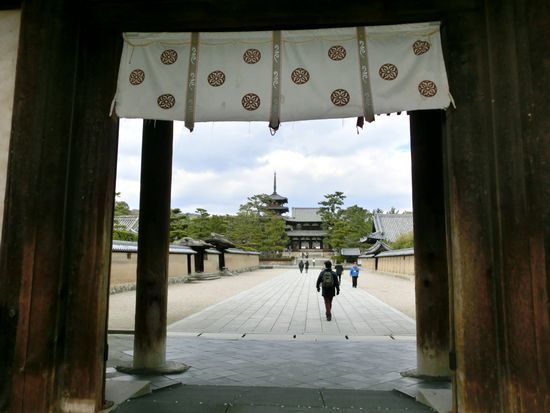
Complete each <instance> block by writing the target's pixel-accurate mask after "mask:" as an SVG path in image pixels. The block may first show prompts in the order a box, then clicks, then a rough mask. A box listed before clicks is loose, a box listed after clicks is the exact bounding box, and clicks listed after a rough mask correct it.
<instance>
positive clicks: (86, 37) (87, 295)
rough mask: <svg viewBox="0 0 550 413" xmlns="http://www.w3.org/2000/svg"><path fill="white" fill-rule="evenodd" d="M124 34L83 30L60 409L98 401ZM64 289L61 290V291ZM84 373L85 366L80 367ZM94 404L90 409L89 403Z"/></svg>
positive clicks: (70, 195) (70, 181) (72, 159)
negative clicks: (114, 113) (114, 103)
mask: <svg viewBox="0 0 550 413" xmlns="http://www.w3.org/2000/svg"><path fill="white" fill-rule="evenodd" d="M121 47H122V39H121V36H120V34H119V33H110V32H106V31H102V32H101V33H97V32H96V31H94V30H92V29H89V30H83V31H82V35H81V36H80V58H79V74H78V94H77V97H76V100H75V103H76V114H75V124H74V127H73V132H74V139H73V142H72V144H71V157H70V169H69V179H68V184H69V190H68V195H67V213H68V217H67V220H66V226H67V231H66V241H65V242H66V244H67V245H66V253H65V261H66V272H67V278H66V281H65V285H64V286H63V289H62V290H61V291H62V295H63V294H66V295H67V298H66V301H67V311H65V312H64V314H62V317H61V320H60V333H62V334H63V341H64V355H63V362H64V363H63V376H62V383H61V387H60V394H61V395H62V406H63V409H66V410H70V409H71V408H74V406H78V405H83V404H86V403H89V404H90V406H88V408H90V409H92V406H91V404H92V403H95V406H93V407H94V408H95V410H96V411H97V410H99V409H101V408H102V407H103V387H104V384H105V357H104V354H105V352H106V348H105V343H106V334H107V311H108V302H109V300H108V299H109V274H110V264H111V260H110V258H111V245H112V242H111V234H112V225H113V205H114V193H115V180H116V161H117V147H118V119H117V118H116V117H109V108H110V105H111V100H112V91H113V90H114V88H116V79H117V72H118V64H119V60H120V51H121ZM63 291H66V293H63ZM83 372H85V373H83ZM90 411H92V410H90Z"/></svg>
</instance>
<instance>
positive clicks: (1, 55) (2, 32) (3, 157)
mask: <svg viewBox="0 0 550 413" xmlns="http://www.w3.org/2000/svg"><path fill="white" fill-rule="evenodd" d="M20 16H21V12H20V11H19V10H7V11H0V233H1V230H2V220H3V217H4V196H5V193H6V175H7V170H8V152H9V145H10V131H11V115H12V108H13V89H14V85H15V63H16V61H17V46H18V44H19V21H20Z"/></svg>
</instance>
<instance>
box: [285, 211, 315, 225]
mask: <svg viewBox="0 0 550 413" xmlns="http://www.w3.org/2000/svg"><path fill="white" fill-rule="evenodd" d="M287 219H288V220H292V221H297V222H321V217H320V215H319V208H292V217H290V218H287Z"/></svg>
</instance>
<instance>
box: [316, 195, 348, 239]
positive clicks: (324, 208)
mask: <svg viewBox="0 0 550 413" xmlns="http://www.w3.org/2000/svg"><path fill="white" fill-rule="evenodd" d="M344 199H346V196H345V195H344V193H343V192H340V191H336V192H334V193H333V194H327V195H325V200H324V201H321V202H319V205H321V206H320V208H319V215H320V216H321V221H322V225H323V228H324V229H325V231H328V232H329V233H330V232H331V231H332V229H333V227H334V224H335V223H336V221H338V220H339V219H340V218H341V215H342V206H343V205H344Z"/></svg>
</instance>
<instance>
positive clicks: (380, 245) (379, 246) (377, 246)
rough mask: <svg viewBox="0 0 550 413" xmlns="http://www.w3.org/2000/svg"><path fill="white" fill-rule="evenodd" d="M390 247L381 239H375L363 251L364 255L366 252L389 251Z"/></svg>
mask: <svg viewBox="0 0 550 413" xmlns="http://www.w3.org/2000/svg"><path fill="white" fill-rule="evenodd" d="M390 250H391V247H390V246H389V245H388V244H386V243H385V242H382V241H376V242H375V243H374V244H373V246H372V247H370V248H369V249H368V250H366V251H365V255H368V254H378V253H379V252H383V251H390Z"/></svg>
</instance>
